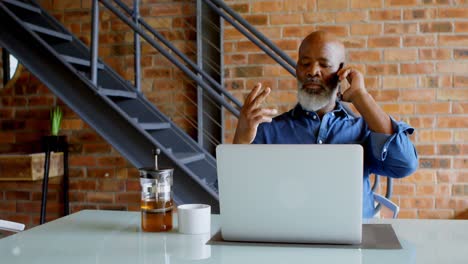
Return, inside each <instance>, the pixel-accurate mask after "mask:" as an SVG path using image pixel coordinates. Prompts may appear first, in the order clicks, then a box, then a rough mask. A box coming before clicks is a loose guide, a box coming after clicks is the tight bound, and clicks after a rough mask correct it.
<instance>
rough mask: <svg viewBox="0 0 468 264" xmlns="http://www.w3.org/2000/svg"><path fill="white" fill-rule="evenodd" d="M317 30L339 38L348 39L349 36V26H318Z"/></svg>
mask: <svg viewBox="0 0 468 264" xmlns="http://www.w3.org/2000/svg"><path fill="white" fill-rule="evenodd" d="M317 30H323V31H326V32H330V33H333V34H335V35H336V36H338V37H346V36H349V34H348V26H328V25H327V26H324V25H317Z"/></svg>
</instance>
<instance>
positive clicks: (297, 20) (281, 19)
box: [270, 14, 302, 25]
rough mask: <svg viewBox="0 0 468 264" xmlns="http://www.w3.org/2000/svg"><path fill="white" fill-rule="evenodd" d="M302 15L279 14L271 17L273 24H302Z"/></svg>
mask: <svg viewBox="0 0 468 264" xmlns="http://www.w3.org/2000/svg"><path fill="white" fill-rule="evenodd" d="M301 22H302V17H301V16H298V15H296V14H278V15H274V16H271V17H270V24H271V25H290V24H298V25H299V24H301Z"/></svg>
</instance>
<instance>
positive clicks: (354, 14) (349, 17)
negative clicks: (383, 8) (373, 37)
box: [335, 11, 367, 35]
mask: <svg viewBox="0 0 468 264" xmlns="http://www.w3.org/2000/svg"><path fill="white" fill-rule="evenodd" d="M366 20H367V12H365V11H350V12H340V13H339V14H337V16H336V18H335V21H336V23H349V22H362V21H366ZM351 34H352V35H353V33H351Z"/></svg>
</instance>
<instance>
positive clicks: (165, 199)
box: [139, 168, 174, 232]
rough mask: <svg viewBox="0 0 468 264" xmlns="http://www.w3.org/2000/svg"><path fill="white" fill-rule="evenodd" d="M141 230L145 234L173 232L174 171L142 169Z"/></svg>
mask: <svg viewBox="0 0 468 264" xmlns="http://www.w3.org/2000/svg"><path fill="white" fill-rule="evenodd" d="M139 171H140V185H141V205H140V208H141V228H142V229H143V231H145V232H163V231H169V230H172V211H173V207H174V202H173V200H172V195H173V194H172V184H173V181H172V174H173V172H174V169H154V168H142V169H139Z"/></svg>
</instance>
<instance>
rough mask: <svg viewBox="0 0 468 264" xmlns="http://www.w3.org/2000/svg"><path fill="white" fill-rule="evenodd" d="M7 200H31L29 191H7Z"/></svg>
mask: <svg viewBox="0 0 468 264" xmlns="http://www.w3.org/2000/svg"><path fill="white" fill-rule="evenodd" d="M5 197H6V200H26V201H27V200H30V199H31V197H30V193H29V191H6V192H5Z"/></svg>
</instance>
